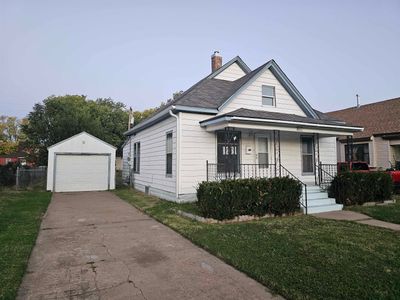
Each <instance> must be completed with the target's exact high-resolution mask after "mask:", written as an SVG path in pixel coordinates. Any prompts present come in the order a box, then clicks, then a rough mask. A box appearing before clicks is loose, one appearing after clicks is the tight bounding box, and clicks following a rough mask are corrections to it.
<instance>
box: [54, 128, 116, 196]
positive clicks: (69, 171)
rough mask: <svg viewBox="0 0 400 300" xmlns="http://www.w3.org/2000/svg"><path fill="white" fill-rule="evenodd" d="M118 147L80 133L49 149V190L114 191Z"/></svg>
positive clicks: (85, 133)
mask: <svg viewBox="0 0 400 300" xmlns="http://www.w3.org/2000/svg"><path fill="white" fill-rule="evenodd" d="M115 150H116V148H115V147H113V146H111V145H110V144H107V143H106V142H104V141H102V140H100V139H98V138H96V137H95V136H93V135H91V134H89V133H87V132H81V133H79V134H77V135H74V136H72V137H70V138H68V139H66V140H63V141H61V142H59V143H57V144H54V145H52V146H50V147H49V148H48V151H49V154H48V159H49V160H48V167H47V190H50V191H53V192H80V191H104V190H110V189H114V188H115Z"/></svg>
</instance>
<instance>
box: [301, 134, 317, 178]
mask: <svg viewBox="0 0 400 300" xmlns="http://www.w3.org/2000/svg"><path fill="white" fill-rule="evenodd" d="M303 138H308V139H310V140H311V143H312V150H311V151H312V153H311V158H312V169H313V171H312V172H304V171H303ZM300 156H301V175H302V176H311V175H314V174H315V139H314V136H313V135H301V136H300Z"/></svg>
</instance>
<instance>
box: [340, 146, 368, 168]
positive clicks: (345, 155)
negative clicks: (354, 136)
mask: <svg viewBox="0 0 400 300" xmlns="http://www.w3.org/2000/svg"><path fill="white" fill-rule="evenodd" d="M369 145H370V143H369V142H366V143H364V142H360V143H353V151H352V152H353V156H354V154H355V151H354V147H355V146H363V147H365V146H366V148H367V150H368V152H363V156H364V158H365V155H366V154H367V155H368V159H367V160H365V159H363V160H360V159H353V158H352V160H353V161H363V162H366V163H367V164H368V165H371V151H370V150H371V149H370V147H369ZM346 149H347V151H346ZM364 149H365V148H364ZM348 151H349V150H348V145H346V144H345V145H344V161H346V162H347V156H348V155H347V154H348Z"/></svg>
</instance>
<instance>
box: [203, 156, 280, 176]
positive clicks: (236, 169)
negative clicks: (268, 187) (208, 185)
mask: <svg viewBox="0 0 400 300" xmlns="http://www.w3.org/2000/svg"><path fill="white" fill-rule="evenodd" d="M206 168H207V181H215V180H223V179H241V178H272V177H276V174H277V169H276V168H275V164H237V165H226V164H223V163H209V162H208V161H207V162H206Z"/></svg>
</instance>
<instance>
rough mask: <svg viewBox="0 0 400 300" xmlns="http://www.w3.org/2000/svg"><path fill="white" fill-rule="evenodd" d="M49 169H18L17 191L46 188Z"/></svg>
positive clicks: (16, 175)
mask: <svg viewBox="0 0 400 300" xmlns="http://www.w3.org/2000/svg"><path fill="white" fill-rule="evenodd" d="M46 179H47V167H39V168H33V169H25V168H21V167H18V168H17V172H16V174H15V187H16V189H17V190H23V189H27V188H44V189H45V188H46Z"/></svg>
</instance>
